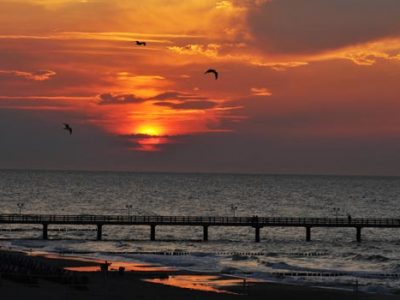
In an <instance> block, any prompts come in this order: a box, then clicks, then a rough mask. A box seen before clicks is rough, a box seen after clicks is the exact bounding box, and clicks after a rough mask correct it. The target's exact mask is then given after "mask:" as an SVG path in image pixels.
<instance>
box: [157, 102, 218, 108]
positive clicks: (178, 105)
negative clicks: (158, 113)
mask: <svg viewBox="0 0 400 300" xmlns="http://www.w3.org/2000/svg"><path fill="white" fill-rule="evenodd" d="M154 105H158V106H166V107H169V108H172V109H187V110H205V109H211V108H215V107H216V106H217V105H218V103H217V102H213V101H189V102H181V103H175V102H169V101H165V102H156V103H154Z"/></svg>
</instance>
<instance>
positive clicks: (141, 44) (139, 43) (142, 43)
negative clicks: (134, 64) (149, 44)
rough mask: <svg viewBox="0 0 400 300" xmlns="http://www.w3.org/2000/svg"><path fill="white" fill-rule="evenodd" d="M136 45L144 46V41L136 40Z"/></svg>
mask: <svg viewBox="0 0 400 300" xmlns="http://www.w3.org/2000/svg"><path fill="white" fill-rule="evenodd" d="M136 46H146V42H141V41H136Z"/></svg>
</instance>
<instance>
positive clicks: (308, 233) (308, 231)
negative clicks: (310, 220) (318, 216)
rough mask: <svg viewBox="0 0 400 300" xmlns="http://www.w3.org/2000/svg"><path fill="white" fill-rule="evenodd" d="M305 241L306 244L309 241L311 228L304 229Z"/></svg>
mask: <svg viewBox="0 0 400 300" xmlns="http://www.w3.org/2000/svg"><path fill="white" fill-rule="evenodd" d="M306 241H307V242H310V241H311V227H310V226H307V227H306Z"/></svg>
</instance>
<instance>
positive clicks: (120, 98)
mask: <svg viewBox="0 0 400 300" xmlns="http://www.w3.org/2000/svg"><path fill="white" fill-rule="evenodd" d="M97 98H98V99H99V101H98V102H97V104H99V105H107V104H113V105H116V104H117V105H118V104H136V103H143V102H146V101H160V102H157V103H158V104H157V105H160V103H163V102H161V101H167V100H168V101H180V102H191V103H193V102H196V101H197V102H201V101H202V100H207V99H208V98H206V97H201V96H198V95H196V94H192V93H183V92H178V91H168V92H163V93H160V94H157V95H155V96H153V97H138V96H136V95H134V94H114V93H104V94H101V95H99V96H98V97H97ZM165 106H168V105H165ZM183 106H184V105H183ZM194 106H195V105H194ZM171 107H172V106H171ZM177 107H180V105H178V106H177Z"/></svg>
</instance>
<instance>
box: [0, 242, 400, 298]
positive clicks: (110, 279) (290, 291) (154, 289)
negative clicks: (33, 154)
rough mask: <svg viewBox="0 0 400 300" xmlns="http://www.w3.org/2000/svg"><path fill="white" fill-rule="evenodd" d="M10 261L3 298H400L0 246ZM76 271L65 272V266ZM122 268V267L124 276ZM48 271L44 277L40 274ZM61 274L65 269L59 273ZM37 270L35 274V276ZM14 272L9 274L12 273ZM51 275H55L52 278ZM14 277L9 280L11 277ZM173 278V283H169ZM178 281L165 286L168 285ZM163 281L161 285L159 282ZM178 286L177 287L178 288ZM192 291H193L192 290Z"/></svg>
mask: <svg viewBox="0 0 400 300" xmlns="http://www.w3.org/2000/svg"><path fill="white" fill-rule="evenodd" d="M10 257H12V261H15V263H14V268H13V269H11V270H12V272H8V274H7V272H5V271H4V265H2V266H1V267H0V273H1V279H0V293H1V295H2V299H7V300H8V299H15V300H19V299H26V295H30V296H29V298H31V299H41V300H47V299H54V298H55V297H59V296H60V295H62V296H64V299H74V300H80V299H125V298H126V299H128V298H134V299H159V298H163V299H165V300H169V299H178V300H179V299H189V298H194V299H221V300H229V299H238V298H241V299H261V298H263V297H265V296H268V297H271V298H273V299H283V300H285V299H298V298H304V299H309V300H312V299H321V298H326V299H343V300H346V299H367V300H375V299H376V300H378V299H383V300H386V299H387V300H391V299H400V295H383V294H372V293H363V292H358V293H356V292H354V291H346V290H341V289H332V288H321V287H312V286H299V285H292V284H286V283H274V282H257V281H252V280H247V282H245V284H244V285H243V284H242V281H243V279H236V280H235V279H234V278H233V276H232V277H231V276H225V275H223V274H215V273H202V272H191V271H184V270H176V269H172V268H165V267H159V266H157V265H151V264H145V263H126V262H118V261H110V262H109V263H111V266H110V269H111V270H110V271H108V272H101V271H94V270H86V271H85V272H82V269H81V271H80V272H79V271H77V270H79V268H87V267H89V268H93V267H95V268H98V269H100V265H101V264H102V263H103V264H104V261H102V260H99V259H96V258H87V257H84V256H82V257H79V256H75V255H74V256H68V255H58V254H56V253H51V252H32V253H27V252H24V251H17V250H7V249H1V248H0V260H1V259H2V258H3V260H2V261H3V262H4V261H5V260H4V258H8V260H6V261H9V258H10ZM68 267H69V268H78V269H72V270H69V271H66V270H65V268H68ZM120 267H123V268H124V271H123V272H122V271H121V269H120ZM42 269H43V270H48V272H47V273H46V272H45V273H43V272H42V271H40V272H39V271H38V270H42ZM62 270H64V271H62ZM35 272H36V273H35ZM11 273H12V274H11ZM53 274H54V275H53ZM10 275H12V276H10ZM171 278H172V279H171ZM168 280H169V281H174V280H175V281H176V282H175V285H174V284H169V283H168V282H167V281H168ZM163 281H164V282H163ZM179 285H180V287H178V286H179ZM194 288H196V289H194Z"/></svg>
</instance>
